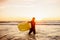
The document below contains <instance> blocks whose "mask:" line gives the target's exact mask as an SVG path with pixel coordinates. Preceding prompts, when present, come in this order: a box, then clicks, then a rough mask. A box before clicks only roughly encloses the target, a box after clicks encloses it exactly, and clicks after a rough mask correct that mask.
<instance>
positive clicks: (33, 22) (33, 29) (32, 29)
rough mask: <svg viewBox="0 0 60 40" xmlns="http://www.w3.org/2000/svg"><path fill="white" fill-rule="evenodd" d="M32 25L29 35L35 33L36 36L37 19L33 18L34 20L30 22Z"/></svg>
mask: <svg viewBox="0 0 60 40" xmlns="http://www.w3.org/2000/svg"><path fill="white" fill-rule="evenodd" d="M30 23H31V28H30V30H29V35H30V34H31V33H32V32H33V33H34V34H36V31H35V17H33V18H32V20H31V21H30Z"/></svg>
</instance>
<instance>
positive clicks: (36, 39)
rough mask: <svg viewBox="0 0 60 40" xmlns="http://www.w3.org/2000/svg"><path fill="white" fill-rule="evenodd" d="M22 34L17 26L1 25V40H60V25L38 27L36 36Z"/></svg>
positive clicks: (26, 33) (26, 32)
mask: <svg viewBox="0 0 60 40" xmlns="http://www.w3.org/2000/svg"><path fill="white" fill-rule="evenodd" d="M28 32H29V30H28V31H25V32H21V31H19V30H18V28H17V25H0V40H60V25H36V35H33V34H31V35H28Z"/></svg>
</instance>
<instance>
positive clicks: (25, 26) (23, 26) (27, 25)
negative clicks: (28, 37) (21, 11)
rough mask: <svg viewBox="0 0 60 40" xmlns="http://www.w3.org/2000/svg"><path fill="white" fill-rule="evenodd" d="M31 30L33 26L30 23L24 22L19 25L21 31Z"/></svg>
mask: <svg viewBox="0 0 60 40" xmlns="http://www.w3.org/2000/svg"><path fill="white" fill-rule="evenodd" d="M30 28H31V24H30V23H28V22H23V23H19V24H18V29H19V31H27V30H29V29H30Z"/></svg>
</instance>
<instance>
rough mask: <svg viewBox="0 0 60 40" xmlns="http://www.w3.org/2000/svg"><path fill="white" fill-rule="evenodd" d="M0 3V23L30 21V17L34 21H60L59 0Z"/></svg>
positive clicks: (1, 0) (10, 0) (17, 0)
mask: <svg viewBox="0 0 60 40" xmlns="http://www.w3.org/2000/svg"><path fill="white" fill-rule="evenodd" d="M0 2H1V3H3V4H4V5H3V4H2V5H3V6H0V21H2V20H3V21H5V20H16V21H19V20H31V18H32V17H35V18H36V20H42V19H44V18H52V19H53V18H56V19H57V20H60V0H46V1H44V0H0ZM1 3H0V4H1ZM5 3H6V4H5ZM58 17H59V18H58Z"/></svg>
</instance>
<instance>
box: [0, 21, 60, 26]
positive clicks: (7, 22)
mask: <svg viewBox="0 0 60 40" xmlns="http://www.w3.org/2000/svg"><path fill="white" fill-rule="evenodd" d="M22 22H26V21H0V25H1V24H11V25H16V24H18V23H22ZM36 24H38V25H60V20H42V21H37V22H36Z"/></svg>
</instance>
